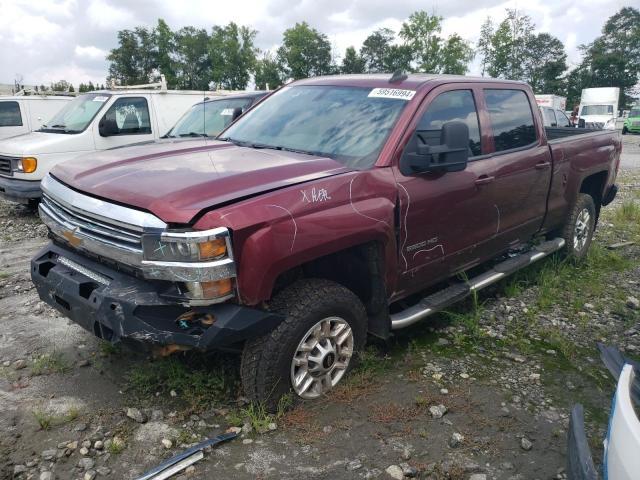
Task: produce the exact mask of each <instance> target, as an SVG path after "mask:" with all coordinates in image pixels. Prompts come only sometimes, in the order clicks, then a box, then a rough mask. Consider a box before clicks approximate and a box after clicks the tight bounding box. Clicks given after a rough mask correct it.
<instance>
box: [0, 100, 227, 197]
mask: <svg viewBox="0 0 640 480" xmlns="http://www.w3.org/2000/svg"><path fill="white" fill-rule="evenodd" d="M218 96H221V95H220V94H217V93H215V92H196V91H181V90H165V89H162V90H143V89H130V90H124V89H123V90H104V91H96V92H91V93H86V94H83V95H79V96H78V97H76V98H75V99H74V100H72V101H71V102H68V103H66V104H65V106H64V108H62V109H61V110H60V111H59V112H58V113H57V114H55V115H54V116H53V117H52V118H51V119H49V120H48V121H47V122H46V123H45V124H43V125H42V128H41V129H39V130H37V131H35V132H31V133H27V134H24V135H19V136H17V137H12V138H7V139H4V140H0V196H1V197H3V198H5V199H7V200H12V201H15V202H20V203H31V202H33V201H35V200H37V199H38V198H40V196H41V192H40V180H41V179H42V178H43V177H44V176H45V175H46V174H47V172H48V171H49V170H50V169H51V168H52V167H53V166H54V165H55V164H57V163H59V162H63V161H65V160H70V159H72V158H74V157H77V156H78V155H81V154H84V153H87V152H91V151H96V150H106V149H108V148H114V147H121V146H124V145H130V144H133V143H139V142H144V141H149V140H156V139H158V138H160V137H161V136H163V135H164V134H165V133H167V131H169V129H170V128H171V127H172V126H173V125H174V124H175V123H176V121H177V120H178V119H179V118H180V117H181V116H182V114H183V113H184V112H185V111H186V110H187V109H189V108H190V107H191V106H192V105H194V104H195V103H197V102H201V101H202V100H203V98H205V97H208V98H212V97H218Z"/></svg>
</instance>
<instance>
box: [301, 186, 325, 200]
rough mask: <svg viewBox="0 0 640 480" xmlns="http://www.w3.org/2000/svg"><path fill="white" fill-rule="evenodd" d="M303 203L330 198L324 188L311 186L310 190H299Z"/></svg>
mask: <svg viewBox="0 0 640 480" xmlns="http://www.w3.org/2000/svg"><path fill="white" fill-rule="evenodd" d="M300 193H301V194H302V202H303V203H322V202H327V201H329V200H331V195H329V192H328V190H327V189H326V188H316V187H312V188H311V190H300Z"/></svg>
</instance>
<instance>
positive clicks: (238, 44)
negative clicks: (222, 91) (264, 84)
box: [209, 22, 258, 90]
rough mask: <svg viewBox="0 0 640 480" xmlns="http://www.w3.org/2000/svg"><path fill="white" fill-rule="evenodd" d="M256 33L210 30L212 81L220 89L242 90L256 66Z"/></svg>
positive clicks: (242, 29)
mask: <svg viewBox="0 0 640 480" xmlns="http://www.w3.org/2000/svg"><path fill="white" fill-rule="evenodd" d="M256 33H257V32H256V31H255V30H251V29H249V28H247V27H244V26H243V27H238V25H236V24H235V23H233V22H231V23H229V24H228V25H227V26H226V27H214V28H213V32H212V34H211V41H210V44H209V56H210V61H211V73H212V79H213V81H214V82H215V83H217V84H218V85H220V86H221V87H222V88H228V89H232V90H244V89H245V88H246V87H247V83H249V78H250V74H251V72H253V71H254V69H255V66H256V54H257V51H258V49H257V48H256V46H255V45H254V40H255V37H256Z"/></svg>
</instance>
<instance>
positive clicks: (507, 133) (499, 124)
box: [484, 89, 536, 152]
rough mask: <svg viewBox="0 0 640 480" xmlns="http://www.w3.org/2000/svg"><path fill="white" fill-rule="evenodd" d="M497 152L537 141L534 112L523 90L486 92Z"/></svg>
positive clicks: (491, 90) (490, 90)
mask: <svg viewBox="0 0 640 480" xmlns="http://www.w3.org/2000/svg"><path fill="white" fill-rule="evenodd" d="M484 95H485V102H486V104H487V109H488V110H489V118H490V119H491V127H492V129H493V141H494V144H495V149H496V152H501V151H503V150H511V149H512V148H519V147H525V146H527V145H531V144H532V143H533V142H535V141H536V129H535V126H534V123H533V112H532V111H531V105H530V104H529V99H528V98H527V95H526V94H525V93H524V91H522V90H497V89H487V90H485V91H484Z"/></svg>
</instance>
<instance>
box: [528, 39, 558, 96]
mask: <svg viewBox="0 0 640 480" xmlns="http://www.w3.org/2000/svg"><path fill="white" fill-rule="evenodd" d="M522 63H523V68H524V79H525V80H526V81H527V82H528V83H529V85H531V88H533V91H534V92H535V93H553V94H556V95H566V79H565V78H564V76H563V75H564V73H565V72H566V71H567V54H566V52H565V50H564V44H563V43H562V42H561V41H560V40H558V39H557V38H556V37H554V36H553V35H549V34H548V33H539V34H537V35H532V36H531V37H530V38H529V40H528V42H527V44H526V55H525V57H524V61H523V62H522Z"/></svg>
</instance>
